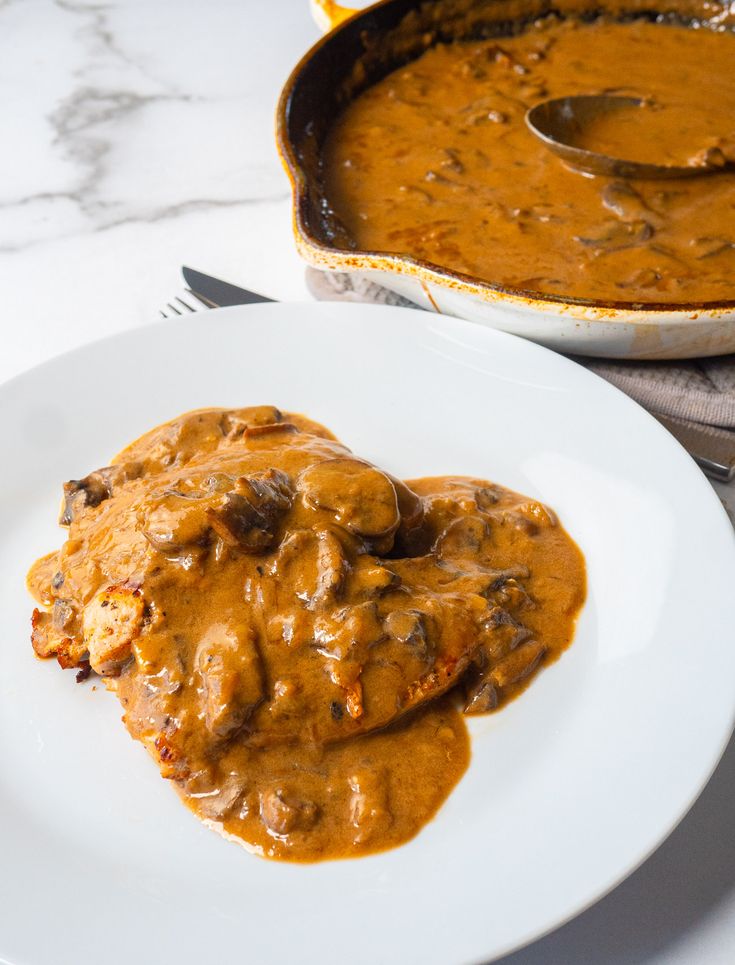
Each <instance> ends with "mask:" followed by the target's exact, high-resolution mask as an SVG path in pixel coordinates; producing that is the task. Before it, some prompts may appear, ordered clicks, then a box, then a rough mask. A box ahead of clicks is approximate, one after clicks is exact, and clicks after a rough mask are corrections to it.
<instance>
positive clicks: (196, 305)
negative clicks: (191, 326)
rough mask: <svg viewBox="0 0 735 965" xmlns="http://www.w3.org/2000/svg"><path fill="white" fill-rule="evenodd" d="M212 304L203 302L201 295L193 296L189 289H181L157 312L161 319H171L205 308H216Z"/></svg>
mask: <svg viewBox="0 0 735 965" xmlns="http://www.w3.org/2000/svg"><path fill="white" fill-rule="evenodd" d="M216 307H217V306H216V305H215V304H214V303H213V302H208V301H205V300H204V298H203V297H202V296H201V295H197V294H195V293H194V292H193V291H192V290H191V288H182V289H181V290H180V291H179V292H178V293H177V294H176V295H174V297H173V298H172V299H171V301H170V302H166V304H165V305H164V306H163V308H161V309H160V310H159V314H160V315H161V318H173V317H174V315H188V314H189V313H191V314H194V313H195V312H201V311H202V310H203V309H205V308H216Z"/></svg>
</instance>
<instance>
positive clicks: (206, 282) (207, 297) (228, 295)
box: [181, 265, 275, 308]
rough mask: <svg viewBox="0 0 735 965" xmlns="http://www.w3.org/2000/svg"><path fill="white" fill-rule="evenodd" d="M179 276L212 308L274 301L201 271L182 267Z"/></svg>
mask: <svg viewBox="0 0 735 965" xmlns="http://www.w3.org/2000/svg"><path fill="white" fill-rule="evenodd" d="M181 274H182V275H183V276H184V280H185V281H186V284H187V285H188V286H189V288H190V290H191V291H192V292H193V293H194V294H195V295H196V296H197V298H200V299H201V300H202V301H203V302H206V303H207V304H209V305H211V306H212V307H213V308H225V307H227V306H229V305H254V304H257V303H258V302H272V301H274V300H275V299H273V298H266V296H265V295H259V294H258V293H257V292H251V291H249V290H248V289H247V288H238V286H237V285H231V284H230V283H229V282H227V281H222V280H221V279H220V278H212V277H211V275H205V274H204V273H203V272H201V271H196V270H195V269H194V268H189V267H187V266H186V265H182V268H181Z"/></svg>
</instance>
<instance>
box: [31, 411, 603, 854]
mask: <svg viewBox="0 0 735 965" xmlns="http://www.w3.org/2000/svg"><path fill="white" fill-rule="evenodd" d="M62 522H63V523H64V525H67V526H68V527H69V534H68V539H67V540H66V542H65V543H64V545H63V547H62V548H61V550H60V551H59V552H55V553H51V554H49V555H48V556H46V557H44V558H43V559H41V560H39V561H38V563H37V564H36V565H35V566H34V567H33V568H32V570H31V572H30V574H29V587H30V589H31V591H32V593H33V595H34V596H35V598H36V599H37V600H38V602H39V603H40V604H41V606H42V609H41V610H36V611H34V615H33V637H32V639H33V645H34V649H35V650H36V652H37V653H38V654H39V656H43V657H50V656H56V658H57V659H58V661H59V663H60V664H61V665H62V666H63V667H76V668H80V670H81V674H82V676H83V675H84V674H85V673H86V672H87V671H88V670H90V669H91V670H93V671H95V672H96V673H98V674H100V675H102V676H103V678H104V680H105V683H106V684H107V686H108V687H109V688H110V689H111V690H113V691H115V692H116V693H117V695H118V697H119V698H120V700H121V702H122V704H123V707H124V709H125V714H124V718H123V719H124V721H125V724H126V726H127V727H128V730H129V731H130V733H131V734H132V736H133V737H135V738H137V739H138V740H141V741H142V742H143V743H144V745H145V746H146V747H147V749H148V750H149V752H150V753H151V755H152V756H153V758H154V759H155V760H156V762H157V763H158V765H159V768H160V770H161V774H162V775H163V776H164V777H166V778H169V779H171V780H172V781H173V782H174V784H175V785H176V787H177V789H178V791H179V793H180V794H181V796H182V798H183V799H184V800H185V801H186V802H187V803H188V804H189V805H190V806H191V807H192V809H193V810H194V811H195V812H196V813H197V814H198V815H199V816H200V817H201V818H202V819H203V820H205V821H206V822H207V823H209V824H211V825H212V826H214V827H216V828H218V829H219V830H221V831H222V832H223V833H225V834H227V835H230V836H233V837H235V838H237V839H238V840H239V841H241V842H242V843H244V844H245V845H246V846H248V847H249V848H251V849H252V850H255V851H257V852H258V853H260V854H263V855H265V856H268V857H275V858H287V859H290V860H298V861H313V860H320V859H324V858H334V857H346V856H351V855H358V854H362V853H367V852H371V851H378V850H382V849H385V848H389V847H393V846H394V845H397V844H399V843H401V842H403V841H406V840H408V839H409V838H411V837H412V836H413V835H415V834H416V832H417V831H418V830H419V829H420V828H421V827H422V826H423V825H424V824H425V823H426V821H428V820H429V819H430V818H431V816H432V815H433V814H434V813H435V812H436V810H437V809H438V808H439V807H440V805H441V804H442V802H443V801H444V800H445V799H446V797H447V795H448V794H449V792H450V791H451V789H452V787H453V786H454V785H455V784H456V782H457V781H458V780H459V778H460V777H461V775H462V773H463V772H464V770H465V769H466V767H467V764H468V761H469V742H468V736H467V732H466V728H465V726H464V722H463V719H462V717H461V715H460V713H459V711H458V706H459V705H458V700H459V696H460V691H459V689H458V688H461V690H462V692H463V693H464V698H463V700H464V703H465V710H466V711H467V712H484V711H488V710H492V709H495V708H496V707H498V706H501V705H502V704H503V703H504V702H505V701H507V700H508V699H510V698H511V697H513V696H514V695H515V694H516V693H518V692H519V691H520V690H521V689H523V687H525V686H526V684H527V683H528V681H529V680H530V679H531V677H532V676H533V674H534V673H535V672H536V670H537V669H538V668H539V667H541V666H542V665H544V664H546V663H548V662H550V661H552V660H554V659H556V658H557V657H558V656H559V655H560V654H561V653H562V652H563V650H564V649H565V648H566V647H567V646H568V645H569V642H570V641H571V638H572V634H573V630H574V621H575V617H576V614H577V611H578V609H579V607H580V606H581V603H582V601H583V599H584V594H585V574H584V563H583V560H582V556H581V554H580V553H579V550H578V549H577V547H576V546H575V544H574V543H573V542H572V540H571V539H570V538H569V537H568V536H567V534H566V533H565V532H564V530H563V528H562V527H561V526H560V525H559V523H558V522H557V520H556V519H555V517H554V515H553V513H552V512H551V511H550V510H548V509H547V508H545V507H544V506H542V505H541V504H540V503H537V502H536V501H534V500H531V499H528V498H527V497H524V496H520V495H518V494H517V493H513V492H510V491H509V490H506V489H503V488H501V487H499V486H495V485H493V484H491V483H488V482H485V481H483V480H476V479H468V478H465V477H442V478H437V479H421V480H414V481H411V482H409V483H401V482H399V481H398V480H396V479H394V478H393V477H391V476H389V475H388V474H386V473H384V472H382V471H380V470H378V469H376V468H375V467H373V466H372V465H371V464H369V463H367V462H365V461H364V460H360V459H358V458H356V457H354V456H353V455H352V454H351V453H350V452H349V450H347V449H346V448H345V447H344V446H343V445H342V444H341V443H340V442H338V441H337V440H336V439H334V437H333V436H332V435H331V434H330V433H329V432H328V430H326V429H324V428H323V427H322V426H319V425H317V424H316V423H313V422H311V421H310V420H308V419H306V418H304V417H302V416H297V415H283V414H282V413H280V412H279V411H278V410H277V409H274V408H273V407H271V406H262V407H259V408H251V409H237V410H223V409H210V410H201V411H198V412H193V413H189V414H187V415H184V416H181V417H180V418H178V419H176V420H174V421H172V422H170V423H166V424H165V425H163V426H159V427H158V428H157V429H154V430H152V431H151V432H149V433H147V434H146V435H145V436H143V437H142V438H141V439H139V440H138V441H137V442H135V443H133V444H132V445H131V446H129V447H128V448H127V449H125V450H124V451H123V452H122V453H120V455H119V456H117V457H116V458H115V460H113V463H112V465H111V466H109V467H107V468H105V469H102V470H99V471H97V472H95V473H91V474H90V475H89V476H87V477H85V479H83V480H77V481H72V482H71V483H67V484H66V486H65V508H64V513H63V516H62ZM449 691H451V692H449Z"/></svg>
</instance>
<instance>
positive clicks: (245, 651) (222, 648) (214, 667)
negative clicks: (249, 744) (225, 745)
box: [194, 623, 265, 737]
mask: <svg viewBox="0 0 735 965" xmlns="http://www.w3.org/2000/svg"><path fill="white" fill-rule="evenodd" d="M194 665H195V668H196V674H197V678H198V687H197V690H198V692H199V695H200V698H201V703H202V709H203V711H204V720H205V723H206V725H207V729H208V730H209V731H210V732H211V733H212V734H215V735H216V736H217V737H226V736H228V735H229V734H232V733H233V732H234V731H236V730H238V728H240V727H241V726H242V725H243V724H244V723H245V721H246V720H247V718H248V717H249V716H250V714H251V713H252V711H253V710H254V709H255V707H256V706H257V705H258V704H259V703H260V701H261V700H262V698H263V695H264V693H265V688H264V682H263V667H262V664H261V659H260V653H259V651H258V646H257V642H256V638H255V631H254V630H253V628H252V627H250V626H248V625H243V626H242V627H237V628H235V627H231V626H227V625H225V624H222V623H216V624H213V625H212V626H211V627H210V628H209V629H208V630H207V632H206V633H205V635H204V636H203V637H202V639H201V641H200V643H199V646H198V648H197V651H196V656H195V658H194Z"/></svg>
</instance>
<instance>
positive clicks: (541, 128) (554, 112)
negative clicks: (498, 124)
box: [526, 94, 732, 179]
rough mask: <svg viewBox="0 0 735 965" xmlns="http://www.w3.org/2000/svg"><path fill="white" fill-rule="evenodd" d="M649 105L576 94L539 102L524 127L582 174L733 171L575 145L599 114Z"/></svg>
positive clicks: (638, 175)
mask: <svg viewBox="0 0 735 965" xmlns="http://www.w3.org/2000/svg"><path fill="white" fill-rule="evenodd" d="M647 103H648V102H647V101H645V100H644V99H642V98H639V97H622V96H618V95H612V94H579V95H576V96H574V97H556V98H551V99H549V100H545V101H541V102H540V103H539V104H536V105H535V107H532V108H531V109H530V110H529V111H527V112H526V124H527V126H528V128H529V130H530V131H531V133H532V134H534V135H535V136H536V137H537V138H538V139H539V140H540V141H541V142H542V144H544V145H545V146H546V147H547V148H548V149H549V150H550V151H553V153H554V154H556V155H557V156H558V157H560V158H561V159H562V160H563V161H565V162H566V163H567V164H568V165H569V166H570V167H572V168H575V169H576V170H578V171H581V172H583V173H585V174H602V175H605V176H607V177H613V178H642V179H653V178H691V177H699V176H701V175H703V174H715V173H716V172H718V171H723V170H726V169H732V164H729V163H727V164H725V165H722V164H713V163H709V162H708V161H707V159H706V157H697V158H693V159H692V161H691V162H690V163H689V164H686V165H676V164H652V163H649V162H645V161H629V160H626V159H624V158H617V157H612V156H611V155H609V154H602V153H599V152H597V151H591V150H589V149H588V148H585V147H580V146H579V145H578V143H575V142H578V141H579V138H580V135H581V134H582V133H583V131H584V130H585V128H586V127H588V126H589V125H591V124H592V123H593V122H594V121H595V120H596V119H597V118H599V117H600V115H601V114H606V113H610V112H612V111H620V110H625V109H628V110H630V108H642V107H644V105H646V104H647Z"/></svg>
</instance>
